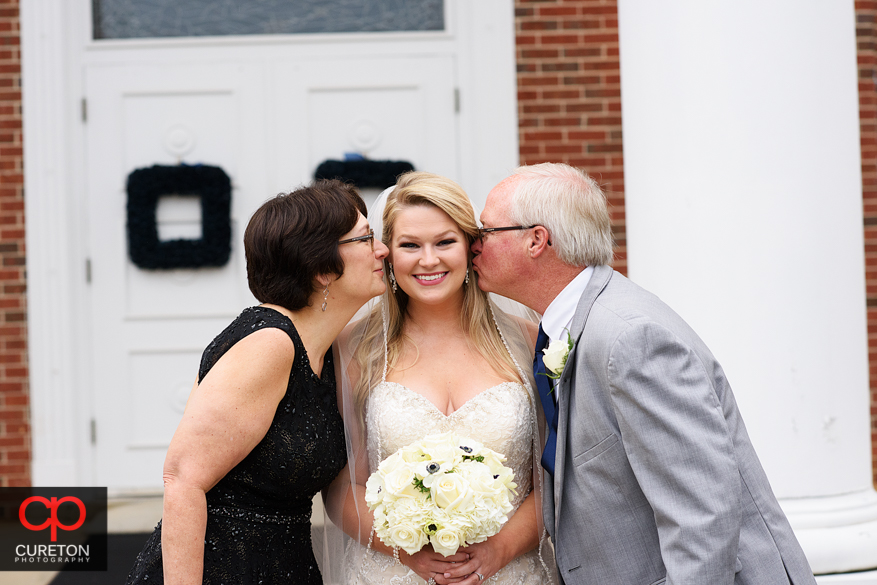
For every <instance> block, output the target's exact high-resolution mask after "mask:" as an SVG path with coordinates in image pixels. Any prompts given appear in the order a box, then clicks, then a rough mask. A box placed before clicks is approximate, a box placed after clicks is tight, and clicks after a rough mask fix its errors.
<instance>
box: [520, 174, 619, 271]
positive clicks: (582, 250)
mask: <svg viewBox="0 0 877 585" xmlns="http://www.w3.org/2000/svg"><path fill="white" fill-rule="evenodd" d="M512 175H513V176H515V177H517V178H518V180H517V181H516V183H515V187H514V193H513V194H512V198H511V205H510V210H509V216H510V218H511V219H512V220H513V221H515V222H517V223H520V224H521V225H541V226H544V227H545V228H546V229H547V230H548V233H550V234H551V239H552V240H553V245H554V249H555V252H556V254H557V257H558V258H560V259H561V260H562V261H564V262H565V263H567V264H569V265H571V266H597V265H600V264H605V265H609V264H611V263H612V258H613V256H614V252H613V241H612V224H611V221H610V219H609V208H608V205H607V203H606V195H604V194H603V191H602V190H601V189H600V186H599V185H597V182H596V181H594V179H592V178H591V177H589V176H588V175H587V174H586V173H585V172H584V171H581V170H579V169H577V168H575V167H571V166H569V165H566V164H563V163H542V164H538V165H531V166H523V167H518V168H517V169H515V171H514V172H513V173H512Z"/></svg>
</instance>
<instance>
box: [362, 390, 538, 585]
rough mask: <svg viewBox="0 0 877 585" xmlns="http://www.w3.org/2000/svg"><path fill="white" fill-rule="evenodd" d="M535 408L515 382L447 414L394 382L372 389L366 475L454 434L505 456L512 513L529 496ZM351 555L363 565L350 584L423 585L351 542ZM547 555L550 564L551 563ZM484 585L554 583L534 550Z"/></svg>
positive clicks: (407, 572)
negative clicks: (426, 441)
mask: <svg viewBox="0 0 877 585" xmlns="http://www.w3.org/2000/svg"><path fill="white" fill-rule="evenodd" d="M535 420H536V417H535V411H534V405H533V403H532V402H531V400H530V397H529V396H528V393H527V388H526V387H525V386H523V385H522V384H519V383H517V382H504V383H502V384H497V385H496V386H493V387H491V388H488V389H487V390H484V391H483V392H481V393H479V394H477V395H476V396H474V397H472V398H470V399H469V400H468V401H467V402H466V403H464V404H463V405H462V406H461V407H460V408H458V409H457V410H455V411H454V412H453V413H451V414H450V415H446V414H445V413H443V412H441V411H440V410H439V409H438V408H436V406H435V405H434V404H433V403H432V402H430V401H429V400H428V399H427V398H425V397H424V396H421V395H420V394H418V393H417V392H415V391H413V390H411V389H410V388H407V387H405V386H403V385H401V384H397V383H395V382H386V381H385V382H381V383H379V384H378V385H377V386H376V387H375V388H374V389H372V391H371V393H370V395H369V399H368V404H367V405H366V428H367V435H368V436H367V444H368V458H369V472H373V471H374V470H375V469H377V467H378V465H379V464H380V462H381V461H383V460H384V459H386V458H387V457H388V456H389V455H391V454H393V453H394V452H396V451H397V450H398V449H399V448H400V447H404V446H406V445H409V444H411V443H413V442H414V441H417V440H419V439H422V438H423V437H425V436H426V435H430V434H436V433H444V432H447V431H454V432H456V433H458V434H460V435H462V436H465V437H470V438H472V439H475V440H476V441H479V442H481V443H483V444H484V446H486V447H489V448H491V449H493V450H494V451H496V452H497V453H501V454H503V455H505V456H506V462H505V464H506V465H507V466H508V467H511V468H512V469H513V470H514V472H515V483H517V484H518V489H517V492H518V493H517V495H516V496H515V497H514V499H513V500H512V505H513V506H514V508H515V510H517V508H518V506H520V505H521V502H523V501H524V499H525V498H526V497H527V495H528V494H529V493H530V488H531V486H532V476H533V434H534V433H536V432H537V430H536V425H535ZM352 546H353V548H354V549H357V550H358V553H357V552H355V551H353V550H350V551H348V553H349V554H353V555H357V554H358V555H359V558H361V559H362V560H361V562H362V563H364V566H362V567H361V568H360V570H357V571H356V572H355V574H348V577H347V583H348V584H349V585H353V584H355V585H422V584H423V583H424V581H423V579H421V578H420V577H418V576H417V575H416V574H415V573H414V572H413V571H410V570H409V569H408V568H407V567H404V566H402V565H397V564H395V562H394V560H393V558H392V557H390V556H387V555H384V554H381V553H379V552H376V551H374V550H366V548H365V547H362V546H360V545H358V544H356V543H355V541H354V542H352ZM550 554H551V553H550V552H549V553H548V555H549V559H548V561H549V564H550V565H551V566H553V559H551V558H550ZM484 583H485V585H488V584H490V585H493V584H497V585H544V584H550V583H553V580H552V577H551V576H549V574H548V572H547V569H546V568H545V566H544V565H543V562H542V561H541V560H540V558H539V551H538V550H533V551H530V552H529V553H526V554H524V555H521V556H519V557H518V558H516V559H515V560H514V561H512V562H511V563H509V564H508V565H507V566H505V567H504V568H503V569H502V570H500V571H499V572H498V573H497V574H496V575H493V576H492V577H491V578H489V579H488V580H486V581H484Z"/></svg>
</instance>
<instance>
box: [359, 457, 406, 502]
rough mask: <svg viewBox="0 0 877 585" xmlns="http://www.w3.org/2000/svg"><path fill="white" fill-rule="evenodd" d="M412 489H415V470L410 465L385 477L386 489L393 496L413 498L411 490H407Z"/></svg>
mask: <svg viewBox="0 0 877 585" xmlns="http://www.w3.org/2000/svg"><path fill="white" fill-rule="evenodd" d="M411 487H414V470H413V469H411V467H409V466H408V465H405V466H403V467H399V468H398V469H394V470H393V471H391V472H390V473H388V474H387V475H386V476H385V477H384V489H385V490H386V491H387V493H388V494H391V495H393V496H396V497H403V496H407V497H411V496H412V494H411V490H406V489H405V488H411ZM366 489H368V488H366Z"/></svg>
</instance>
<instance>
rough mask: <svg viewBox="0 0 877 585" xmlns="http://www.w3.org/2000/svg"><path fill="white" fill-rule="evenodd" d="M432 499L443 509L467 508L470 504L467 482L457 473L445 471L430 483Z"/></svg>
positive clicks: (470, 492) (470, 495)
mask: <svg viewBox="0 0 877 585" xmlns="http://www.w3.org/2000/svg"><path fill="white" fill-rule="evenodd" d="M431 491H432V500H433V501H434V502H435V504H436V506H438V507H439V508H444V509H445V510H448V511H451V510H460V511H463V510H465V509H467V508H468V507H469V506H470V505H471V504H472V497H473V496H472V490H471V489H469V482H467V481H466V480H465V478H463V476H462V475H460V474H459V473H445V474H443V475H442V476H441V477H440V478H439V479H438V480H437V481H434V482H433V484H432V488H431Z"/></svg>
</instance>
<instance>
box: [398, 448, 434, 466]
mask: <svg viewBox="0 0 877 585" xmlns="http://www.w3.org/2000/svg"><path fill="white" fill-rule="evenodd" d="M397 453H399V457H400V458H401V459H402V461H405V462H406V463H416V462H418V461H422V460H423V459H425V458H426V457H427V455H426V454H425V453H424V452H423V449H421V448H420V446H419V445H417V444H413V445H408V446H406V447H402V448H401V449H399V450H398V451H397Z"/></svg>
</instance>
